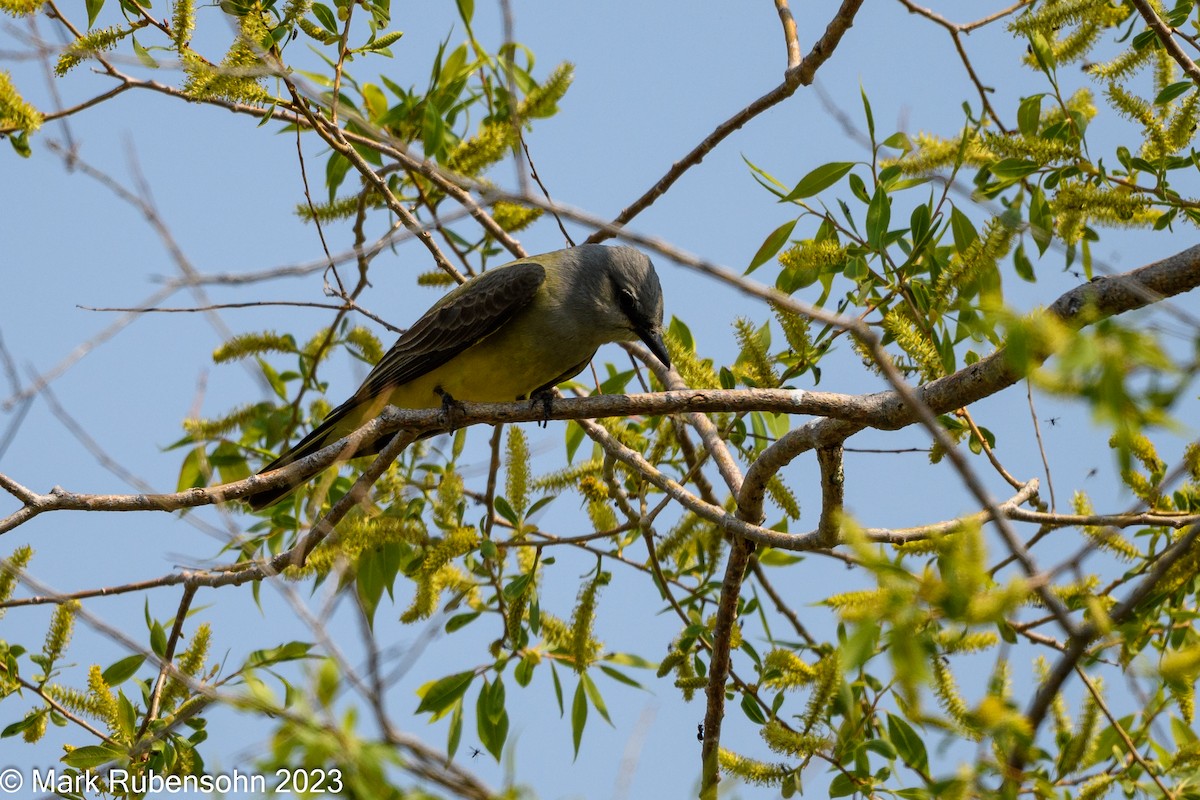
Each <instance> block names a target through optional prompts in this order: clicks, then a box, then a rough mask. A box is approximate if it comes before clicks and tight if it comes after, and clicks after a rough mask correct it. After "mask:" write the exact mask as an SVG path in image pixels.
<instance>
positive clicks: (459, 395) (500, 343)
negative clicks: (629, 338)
mask: <svg viewBox="0 0 1200 800" xmlns="http://www.w3.org/2000/svg"><path fill="white" fill-rule="evenodd" d="M509 338H510V337H508V336H506V335H504V334H503V333H501V334H499V335H496V336H492V337H489V338H488V339H485V340H484V341H482V342H480V343H479V344H477V345H475V346H474V347H471V348H468V349H467V350H465V351H463V352H462V353H460V354H458V355H457V356H455V357H454V358H452V359H451V360H450V361H449V362H448V363H446V364H444V365H442V366H441V367H438V368H437V369H434V370H432V371H430V372H429V373H427V374H425V375H422V376H421V377H419V378H417V379H415V380H412V381H409V382H408V383H406V384H405V385H403V386H398V387H396V388H395V389H394V390H392V392H391V393H390V394H389V396H388V403H390V404H391V405H394V406H399V407H401V408H434V407H437V406H440V405H441V404H442V394H441V393H443V392H444V393H446V394H449V395H450V396H451V397H453V398H454V399H455V400H458V401H462V402H471V403H504V402H511V401H513V400H516V399H517V398H519V397H526V396H528V395H529V394H530V393H531V392H533V391H535V390H537V389H538V388H540V387H542V386H544V385H546V384H547V383H549V382H550V381H553V380H555V379H556V378H559V377H560V376H561V375H563V373H564V372H567V371H568V370H571V369H572V368H574V367H576V366H579V365H580V364H581V363H582V362H583V361H584V360H585V359H587V358H588V357H589V356H590V355H591V351H590V350H588V351H585V352H579V350H580V348H578V347H572V346H570V344H568V343H563V345H562V346H561V347H559V348H556V349H555V350H554V351H552V354H551V351H548V350H547V349H546V348H545V345H544V344H541V343H539V345H538V346H537V347H529V343H528V341H526V342H524V343H523V346H522V344H521V343H517V342H512V341H508V340H509ZM526 338H527V337H526ZM523 351H524V352H523ZM528 351H532V352H528ZM439 390H440V392H439Z"/></svg>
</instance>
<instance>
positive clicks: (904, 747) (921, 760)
mask: <svg viewBox="0 0 1200 800" xmlns="http://www.w3.org/2000/svg"><path fill="white" fill-rule="evenodd" d="M887 718H888V739H890V740H891V742H892V744H893V745H895V747H896V752H897V753H899V754H900V757H901V758H902V759H904V763H905V764H908V765H909V766H910V767H912V768H913V769H914V770H916V771H917V772H925V771H926V770H927V769H928V768H929V754H928V753H927V752H926V751H925V742H924V741H923V740H922V739H921V737H920V736H918V735H917V732H916V731H915V730H913V728H912V726H911V725H909V724H908V722H906V721H905V720H904V719H902V718H901V717H897V716H896V715H895V714H892V713H890V712H889V713H888V715H887Z"/></svg>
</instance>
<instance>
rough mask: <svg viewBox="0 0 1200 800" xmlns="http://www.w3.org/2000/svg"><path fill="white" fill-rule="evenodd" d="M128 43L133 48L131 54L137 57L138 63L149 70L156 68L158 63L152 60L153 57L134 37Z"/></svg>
mask: <svg viewBox="0 0 1200 800" xmlns="http://www.w3.org/2000/svg"><path fill="white" fill-rule="evenodd" d="M129 43H130V45H131V46H132V47H133V54H134V55H135V56H137V57H138V61H140V62H142V66H143V67H149V68H150V69H157V68H158V62H157V61H155V60H154V56H152V55H150V51H149V50H147V49H146V48H145V47H142V45H141V44H140V43H139V42H138V40H137V37H136V36H132V37H130V39H129Z"/></svg>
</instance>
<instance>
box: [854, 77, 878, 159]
mask: <svg viewBox="0 0 1200 800" xmlns="http://www.w3.org/2000/svg"><path fill="white" fill-rule="evenodd" d="M858 93H859V94H860V95H862V104H863V113H864V114H865V115H866V118H867V135H868V136H870V137H871V144H874V143H875V115H874V114H872V113H871V101H869V100H868V99H867V90H866V89H864V88H863V87H862V86H861V85H860V86H859V87H858Z"/></svg>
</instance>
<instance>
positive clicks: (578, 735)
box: [571, 681, 588, 758]
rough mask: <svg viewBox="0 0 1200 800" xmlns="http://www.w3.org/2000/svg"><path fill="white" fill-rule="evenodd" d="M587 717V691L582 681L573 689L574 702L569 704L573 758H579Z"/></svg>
mask: <svg viewBox="0 0 1200 800" xmlns="http://www.w3.org/2000/svg"><path fill="white" fill-rule="evenodd" d="M587 715H588V702H587V690H586V689H584V688H583V681H580V682H579V685H578V686H576V687H575V700H574V701H573V702H572V703H571V739H572V741H574V743H575V758H579V743H580V742H581V741H582V740H583V729H584V727H585V726H586V725H587Z"/></svg>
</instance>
